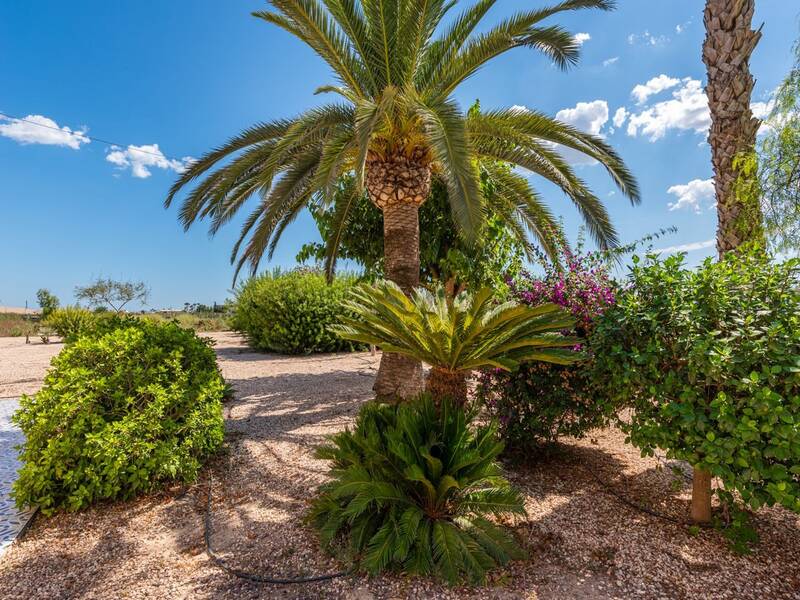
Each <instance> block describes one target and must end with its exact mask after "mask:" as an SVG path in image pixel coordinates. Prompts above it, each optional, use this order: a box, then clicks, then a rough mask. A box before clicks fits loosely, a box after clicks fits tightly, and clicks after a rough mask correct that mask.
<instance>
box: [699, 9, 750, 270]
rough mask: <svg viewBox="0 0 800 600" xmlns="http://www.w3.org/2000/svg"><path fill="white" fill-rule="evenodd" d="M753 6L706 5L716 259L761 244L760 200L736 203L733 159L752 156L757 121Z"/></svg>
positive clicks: (741, 200) (705, 47)
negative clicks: (748, 244)
mask: <svg viewBox="0 0 800 600" xmlns="http://www.w3.org/2000/svg"><path fill="white" fill-rule="evenodd" d="M754 7H755V0H706V8H705V14H704V22H705V27H706V39H705V42H704V43H703V62H704V63H705V65H706V68H707V71H708V84H707V86H706V95H707V96H708V107H709V110H710V112H711V129H710V130H709V134H708V143H709V145H710V146H711V161H712V163H713V166H714V187H715V191H716V200H717V220H718V225H717V250H718V252H719V254H720V255H722V254H724V253H726V252H729V251H731V250H733V249H735V248H737V247H738V246H740V245H741V244H743V243H745V242H749V241H756V242H761V243H763V240H764V232H763V225H762V214H761V206H760V199H759V198H749V199H748V198H737V197H736V194H735V188H736V181H737V178H738V177H739V174H738V173H737V169H735V168H734V165H733V163H734V158H736V157H737V156H738V155H740V154H742V153H747V152H752V151H753V148H754V147H755V142H756V133H757V132H758V127H759V124H760V121H759V120H758V119H756V118H754V117H753V113H752V111H751V110H750V98H751V96H752V93H753V85H754V80H753V76H752V75H751V74H750V66H749V61H750V55H751V54H752V52H753V49H754V48H755V46H756V44H757V43H758V40H759V39H760V38H761V32H760V30H759V31H753V30H752V29H751V24H752V20H753V10H754Z"/></svg>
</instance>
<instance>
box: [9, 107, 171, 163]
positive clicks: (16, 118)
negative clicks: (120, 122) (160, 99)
mask: <svg viewBox="0 0 800 600" xmlns="http://www.w3.org/2000/svg"><path fill="white" fill-rule="evenodd" d="M0 117H5V118H6V119H10V120H12V121H21V122H22V123H29V124H31V125H35V126H36V127H41V128H43V129H52V130H53V131H60V132H61V133H71V134H76V135H79V136H81V137H84V138H86V139H87V140H91V141H93V142H99V143H101V144H108V145H109V146H117V147H120V148H127V149H128V150H129V151H131V152H140V153H142V154H149V155H150V156H157V157H158V158H167V159H169V160H181V159H179V158H175V157H173V156H168V155H166V154H164V153H157V152H150V151H149V150H142V149H141V148H136V147H134V146H133V145H132V144H123V143H121V142H112V141H110V140H104V139H103V138H99V137H94V136H91V135H86V133H83V132H81V131H64V130H63V129H62V128H61V127H53V126H52V125H45V124H44V123H37V122H36V121H31V120H30V119H26V118H23V117H15V116H14V115H10V114H8V113H6V112H3V111H0Z"/></svg>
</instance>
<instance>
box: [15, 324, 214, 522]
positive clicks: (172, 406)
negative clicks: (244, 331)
mask: <svg viewBox="0 0 800 600" xmlns="http://www.w3.org/2000/svg"><path fill="white" fill-rule="evenodd" d="M117 319H118V320H117V321H114V322H113V323H112V322H109V323H108V324H107V326H108V332H107V333H105V334H100V333H98V334H97V335H95V334H92V335H84V336H80V337H79V338H78V339H77V340H76V341H74V342H73V343H72V344H69V345H68V346H66V347H65V348H64V350H62V351H61V353H60V354H59V355H58V356H57V357H55V358H54V359H53V362H52V366H51V369H50V370H49V371H48V373H47V376H46V377H45V381H44V387H43V388H42V389H41V391H39V392H38V393H37V394H36V395H35V396H23V397H22V400H21V408H20V410H19V411H18V412H17V413H16V414H15V415H14V417H13V419H14V421H15V422H16V423H17V424H18V425H19V426H20V427H21V428H22V431H23V432H24V433H25V438H26V440H25V443H24V445H23V446H22V452H21V454H20V460H21V461H22V465H23V466H22V468H21V469H20V472H19V479H18V480H17V481H16V482H15V483H14V492H13V493H14V497H15V499H16V501H17V504H18V505H20V506H26V505H31V506H38V507H40V508H41V509H42V511H43V512H44V513H45V514H50V513H51V512H53V511H55V510H57V509H61V508H63V509H67V510H78V509H81V508H84V507H86V506H88V505H90V504H92V503H93V502H96V501H98V500H102V499H112V498H130V497H132V496H134V495H135V494H138V493H141V492H146V491H148V490H151V489H153V488H155V487H156V486H157V485H159V484H160V483H162V482H166V481H171V480H180V481H192V480H193V479H194V478H195V477H196V476H197V472H198V470H199V468H200V466H201V464H202V462H203V460H204V459H205V458H206V457H208V456H209V455H210V454H211V453H212V452H214V451H215V450H216V449H217V448H218V447H219V445H220V443H221V442H222V435H223V423H222V405H221V403H220V400H221V398H222V394H223V387H224V383H223V380H222V377H221V376H220V374H219V371H218V370H217V366H216V361H215V355H214V351H213V350H212V348H211V346H210V342H208V341H206V340H203V339H202V338H199V337H197V335H195V333H194V332H192V331H188V330H185V329H181V328H180V327H178V326H177V325H176V324H174V323H168V324H165V325H156V324H152V323H147V322H144V321H142V320H138V319H130V320H129V322H128V326H126V327H120V326H119V325H120V324H121V321H122V320H121V319H120V318H117Z"/></svg>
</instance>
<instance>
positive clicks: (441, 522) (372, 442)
mask: <svg viewBox="0 0 800 600" xmlns="http://www.w3.org/2000/svg"><path fill="white" fill-rule="evenodd" d="M471 425H472V416H471V415H468V414H466V413H465V412H464V411H463V410H462V409H460V408H458V407H457V406H455V405H453V404H452V403H450V402H449V401H444V402H442V404H441V409H440V410H439V411H437V409H436V406H435V404H434V402H433V400H432V399H431V398H430V396H423V397H422V398H420V399H417V400H414V401H410V402H403V403H399V404H391V405H388V404H377V403H369V404H366V405H365V406H364V407H363V408H362V409H361V412H360V413H359V415H358V418H357V420H356V425H355V429H354V430H353V431H349V430H347V431H344V432H343V433H339V434H337V435H335V436H333V437H332V438H331V440H332V442H333V444H332V445H330V446H327V447H323V448H321V449H320V450H319V454H318V455H319V456H320V457H321V458H326V459H330V460H331V461H332V462H333V471H332V475H333V480H332V481H331V482H329V483H327V484H325V485H324V486H323V487H322V495H321V496H320V497H318V498H317V499H316V500H315V502H314V505H313V509H312V512H311V515H310V519H311V522H312V523H313V524H314V526H315V527H316V528H317V529H318V531H319V533H320V537H321V539H322V542H323V544H325V545H326V546H327V547H329V548H331V549H334V548H336V547H337V545H338V544H347V546H349V552H350V553H352V554H353V555H355V556H356V557H358V558H360V567H361V568H363V569H365V570H367V571H368V572H370V573H373V574H374V573H379V572H381V571H383V570H387V569H399V570H403V571H407V572H411V573H416V574H434V575H438V576H441V577H443V578H445V579H447V580H448V581H449V582H450V583H455V582H456V581H458V580H459V579H460V578H461V577H462V576H466V577H467V578H469V579H470V580H472V581H474V582H480V581H483V579H484V578H485V575H486V572H487V571H488V570H489V569H491V568H493V567H494V566H496V565H498V564H505V563H506V562H507V561H508V560H510V559H511V558H514V557H520V556H521V555H522V551H521V550H520V548H519V547H518V545H517V544H516V542H515V541H514V540H513V538H512V537H511V536H510V535H509V534H508V533H506V532H505V531H504V530H503V529H501V528H500V527H498V526H497V525H495V524H493V523H492V522H490V521H489V520H488V519H487V518H486V517H487V516H488V515H505V514H509V513H516V514H524V512H525V510H524V508H523V504H522V499H521V497H520V495H519V493H518V492H517V491H516V490H514V489H513V488H511V486H510V485H509V484H508V482H507V481H506V480H505V479H504V478H503V477H502V474H501V470H500V467H499V466H498V465H497V463H496V462H495V459H496V458H497V456H498V455H499V454H500V452H501V451H502V449H503V445H502V443H500V442H499V441H498V440H497V435H496V434H497V431H496V426H495V425H494V424H491V425H488V426H484V427H478V428H472V427H471Z"/></svg>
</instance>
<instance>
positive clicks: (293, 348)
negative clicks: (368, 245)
mask: <svg viewBox="0 0 800 600" xmlns="http://www.w3.org/2000/svg"><path fill="white" fill-rule="evenodd" d="M355 282H356V280H355V278H354V277H352V276H347V275H345V276H338V277H336V278H335V279H334V280H333V282H332V283H331V284H330V285H328V283H327V282H326V281H325V277H324V276H323V275H322V274H321V273H318V272H315V271H308V270H295V271H289V272H286V273H281V272H279V271H275V272H273V273H265V274H263V275H260V276H258V277H253V278H252V279H250V280H248V281H247V282H246V283H245V284H244V285H242V286H241V287H240V288H239V289H238V290H237V291H236V298H235V300H234V305H233V318H232V320H231V325H232V327H233V329H235V330H237V331H240V332H241V333H243V334H244V335H245V336H246V337H247V340H248V342H249V343H250V345H251V346H252V347H253V348H256V349H258V350H265V351H269V352H280V353H282V354H309V353H311V352H341V351H350V350H354V349H357V348H360V347H361V346H359V345H358V344H355V343H353V342H349V341H346V340H343V339H341V338H340V337H339V336H337V335H335V334H334V333H331V332H330V331H329V330H328V327H329V326H330V325H333V324H334V323H338V322H339V321H340V319H341V317H342V316H343V315H344V314H345V312H344V310H345V309H344V308H343V307H342V303H343V301H344V299H345V296H346V295H347V292H348V291H349V290H350V288H352V287H353V285H354V284H355Z"/></svg>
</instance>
